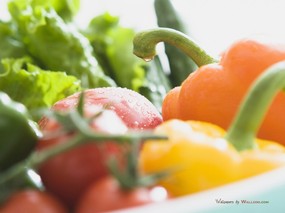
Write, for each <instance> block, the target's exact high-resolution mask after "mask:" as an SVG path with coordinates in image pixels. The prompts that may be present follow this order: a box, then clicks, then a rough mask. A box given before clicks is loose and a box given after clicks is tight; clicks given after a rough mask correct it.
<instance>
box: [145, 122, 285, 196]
mask: <svg viewBox="0 0 285 213" xmlns="http://www.w3.org/2000/svg"><path fill="white" fill-rule="evenodd" d="M155 132H156V133H159V134H165V135H167V136H168V137H169V139H168V140H166V141H160V142H158V141H148V142H146V143H145V145H144V146H143V149H142V151H141V156H140V166H141V170H142V171H143V172H144V173H152V172H157V171H161V170H170V171H171V170H173V171H174V172H173V173H172V174H171V175H170V176H169V177H168V178H166V179H164V180H163V181H161V182H160V183H161V184H162V185H163V186H164V187H165V188H167V189H168V190H169V191H170V192H171V194H173V196H181V195H186V194H190V193H194V192H199V191H202V190H206V189H210V188H214V187H217V186H221V185H223V184H227V183H231V182H234V181H237V180H240V179H243V178H246V177H250V176H254V175H257V174H260V173H263V172H266V171H270V170H272V169H274V168H278V167H280V166H285V149H284V147H283V146H281V145H280V144H277V143H273V142H269V141H261V140H260V141H256V143H257V144H258V145H259V146H260V149H258V150H247V151H243V152H241V153H239V152H238V151H237V150H236V149H235V147H234V146H233V145H232V144H230V143H228V141H227V140H225V139H224V136H225V133H226V132H225V131H224V130H223V129H222V128H220V127H219V126H216V125H213V124H210V123H206V122H199V121H181V120H177V119H172V120H169V121H166V122H164V123H163V124H161V125H160V126H159V127H157V128H156V130H155ZM272 150H274V151H272Z"/></svg>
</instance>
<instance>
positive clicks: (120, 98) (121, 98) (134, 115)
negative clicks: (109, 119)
mask: <svg viewBox="0 0 285 213" xmlns="http://www.w3.org/2000/svg"><path fill="white" fill-rule="evenodd" d="M79 95H80V93H75V94H74V95H71V96H69V97H67V98H65V99H63V100H61V101H58V102H57V103H55V104H54V106H53V109H55V110H60V111H64V110H67V109H70V108H74V107H75V106H76V104H77V101H78V97H79ZM84 98H85V105H87V106H94V105H100V106H102V105H106V106H107V107H109V109H111V110H114V111H115V112H116V113H117V114H118V115H119V117H120V118H121V119H122V120H123V121H124V122H125V124H126V125H127V127H129V128H132V129H153V128H154V127H156V126H157V125H158V124H160V123H161V122H162V117H161V115H160V113H159V111H158V110H157V109H156V108H155V106H154V105H153V104H152V103H151V102H150V101H149V100H147V99H146V98H145V97H144V96H142V95H140V94H139V93H137V92H135V91H133V90H129V89H126V88H120V87H106V88H95V89H88V90H85V92H84Z"/></svg>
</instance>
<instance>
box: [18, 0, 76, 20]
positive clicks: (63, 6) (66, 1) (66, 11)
mask: <svg viewBox="0 0 285 213" xmlns="http://www.w3.org/2000/svg"><path fill="white" fill-rule="evenodd" d="M13 2H14V3H15V4H17V5H18V7H19V8H20V9H25V7H26V6H27V5H30V6H31V8H33V9H35V8H36V7H46V8H47V7H52V8H53V9H54V10H55V11H56V13H57V14H58V15H59V16H60V17H61V18H62V19H63V20H65V21H72V20H73V18H74V17H75V15H76V14H77V13H78V11H79V9H80V0H13Z"/></svg>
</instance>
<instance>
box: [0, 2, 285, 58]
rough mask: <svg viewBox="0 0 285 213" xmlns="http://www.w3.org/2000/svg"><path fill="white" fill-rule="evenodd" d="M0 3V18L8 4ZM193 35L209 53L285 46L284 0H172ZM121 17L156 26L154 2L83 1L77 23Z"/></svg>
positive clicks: (133, 23)
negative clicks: (242, 46)
mask: <svg viewBox="0 0 285 213" xmlns="http://www.w3.org/2000/svg"><path fill="white" fill-rule="evenodd" d="M6 1H7V0H0V17H5V16H6V15H7V11H6V10H5V2H6ZM172 3H173V4H174V5H175V7H176V9H177V11H179V13H180V15H181V17H182V19H183V20H184V21H185V23H186V25H187V27H188V30H189V32H190V35H191V36H192V37H193V38H194V39H195V40H196V41H197V42H198V43H199V44H200V45H201V46H202V47H203V48H204V49H206V50H207V51H209V52H210V53H212V54H219V53H221V51H222V50H224V49H225V48H226V47H227V46H229V45H230V44H231V43H232V42H234V41H235V40H237V39H239V38H244V37H251V36H260V35H262V36H268V37H271V38H272V39H276V40H278V41H281V42H283V43H285V1H284V0H172ZM105 11H109V12H110V13H111V14H114V15H119V16H120V18H121V22H122V24H123V25H125V26H127V27H133V28H134V29H135V30H137V31H139V30H144V29H149V28H153V27H156V19H155V13H154V8H153V0H81V11H80V13H79V14H78V17H77V22H78V24H79V25H80V26H82V27H84V26H85V25H86V24H87V20H89V19H90V18H91V17H94V16H95V15H98V14H100V13H102V12H105Z"/></svg>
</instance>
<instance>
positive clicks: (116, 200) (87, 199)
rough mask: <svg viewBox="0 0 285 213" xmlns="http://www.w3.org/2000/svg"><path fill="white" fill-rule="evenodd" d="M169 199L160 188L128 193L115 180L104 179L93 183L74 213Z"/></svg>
mask: <svg viewBox="0 0 285 213" xmlns="http://www.w3.org/2000/svg"><path fill="white" fill-rule="evenodd" d="M168 198H169V195H168V193H167V191H166V190H165V189H164V188H162V187H158V186H157V187H153V188H144V187H140V188H135V189H133V190H130V191H125V190H122V188H121V187H120V186H119V184H118V182H117V181H116V179H114V178H113V177H110V176H108V177H105V178H102V179H100V180H99V181H96V182H94V183H93V184H92V185H90V186H89V188H88V189H87V191H86V192H85V193H84V194H83V196H82V197H81V199H80V201H79V203H78V206H77V208H76V211H75V212H76V213H96V212H105V211H113V210H118V209H124V208H129V207H135V206H140V205H145V204H150V203H155V202H161V201H165V200H167V199H168Z"/></svg>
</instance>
